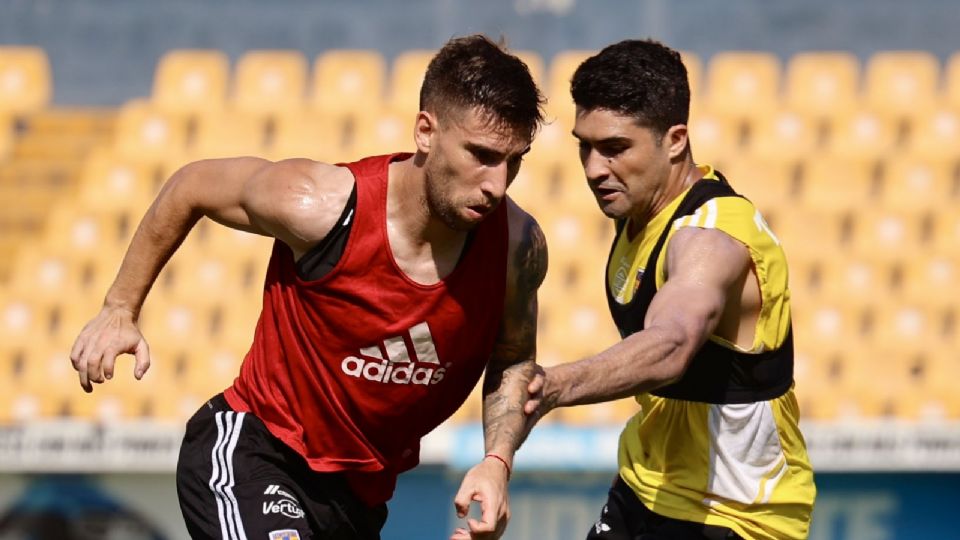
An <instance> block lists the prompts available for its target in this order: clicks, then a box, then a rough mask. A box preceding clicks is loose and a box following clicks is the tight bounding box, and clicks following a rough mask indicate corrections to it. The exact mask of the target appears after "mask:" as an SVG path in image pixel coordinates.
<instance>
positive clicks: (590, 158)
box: [580, 149, 610, 182]
mask: <svg viewBox="0 0 960 540" xmlns="http://www.w3.org/2000/svg"><path fill="white" fill-rule="evenodd" d="M580 163H581V164H583V173H584V174H585V175H586V177H587V180H589V181H592V182H599V181H601V180H603V179H605V178H606V177H607V176H609V175H610V169H609V168H608V167H607V160H606V159H605V158H604V157H603V156H601V155H600V152H597V151H596V150H593V149H590V150H589V151H586V152H583V153H581V154H580Z"/></svg>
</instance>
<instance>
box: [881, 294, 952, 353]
mask: <svg viewBox="0 0 960 540" xmlns="http://www.w3.org/2000/svg"><path fill="white" fill-rule="evenodd" d="M868 336H869V339H870V342H871V343H872V344H873V346H874V347H875V348H877V349H878V350H882V351H884V353H885V354H890V355H893V354H899V353H904V352H918V351H922V350H936V349H937V348H941V347H943V346H944V345H945V343H946V336H945V335H944V319H943V312H942V310H939V309H936V308H931V307H927V306H923V305H920V304H916V303H900V302H891V303H889V304H879V305H877V306H876V308H875V311H874V317H873V324H872V325H871V326H870V331H869V332H868Z"/></svg>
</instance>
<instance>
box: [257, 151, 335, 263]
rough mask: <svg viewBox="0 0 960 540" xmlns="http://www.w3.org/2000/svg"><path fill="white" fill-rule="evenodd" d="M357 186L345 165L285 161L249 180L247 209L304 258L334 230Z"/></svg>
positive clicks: (267, 228) (259, 222)
mask: <svg viewBox="0 0 960 540" xmlns="http://www.w3.org/2000/svg"><path fill="white" fill-rule="evenodd" d="M353 184H354V178H353V175H352V174H351V173H350V171H349V170H348V169H347V168H346V167H338V166H335V165H330V164H328V163H322V162H319V161H313V160H310V159H300V158H298V159H286V160H283V161H277V162H275V163H271V164H270V165H268V166H266V167H263V168H262V169H261V170H260V171H259V172H258V173H257V174H256V175H255V176H254V177H253V178H251V179H250V182H249V183H248V184H247V186H246V188H245V190H244V191H245V193H244V207H245V208H246V209H247V212H248V213H249V214H250V216H251V219H252V220H254V221H256V222H257V224H258V225H259V226H260V227H262V228H263V229H264V230H265V231H267V232H269V233H270V234H271V235H272V236H274V237H276V238H278V239H279V240H281V241H283V242H284V243H286V244H287V245H288V246H290V249H292V250H293V252H294V255H295V256H299V255H301V254H303V253H305V252H307V251H309V250H310V248H311V247H313V246H314V245H316V243H317V242H319V241H321V240H323V239H324V238H325V237H326V235H327V234H328V233H329V232H330V230H331V229H332V228H333V226H334V224H335V223H336V221H337V218H338V217H339V216H340V214H341V212H342V211H343V208H344V206H345V205H346V204H347V200H348V199H349V197H350V192H351V191H352V190H353Z"/></svg>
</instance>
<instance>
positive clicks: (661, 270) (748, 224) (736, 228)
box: [648, 197, 790, 353]
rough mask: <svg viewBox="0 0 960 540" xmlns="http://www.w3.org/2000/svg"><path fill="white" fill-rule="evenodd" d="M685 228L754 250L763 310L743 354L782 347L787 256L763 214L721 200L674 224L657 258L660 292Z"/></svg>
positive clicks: (746, 204)
mask: <svg viewBox="0 0 960 540" xmlns="http://www.w3.org/2000/svg"><path fill="white" fill-rule="evenodd" d="M684 227H698V228H701V229H718V230H721V231H723V232H725V233H726V234H728V235H729V236H731V237H732V238H734V239H736V240H738V241H740V242H741V243H742V244H743V245H745V246H746V247H747V249H749V250H750V258H751V259H752V260H753V265H754V269H755V272H756V275H757V280H758V281H759V282H760V296H761V308H760V316H759V318H758V319H757V327H756V331H755V332H754V340H753V345H752V346H751V347H750V349H748V350H746V351H743V352H751V353H760V352H763V351H767V350H771V349H776V348H778V347H780V345H782V344H783V341H784V340H785V339H786V338H787V332H788V330H789V329H790V289H789V287H788V286H787V279H788V275H787V263H786V256H785V255H784V253H783V248H781V247H780V240H779V239H778V238H777V237H776V236H775V235H774V234H773V231H771V230H770V227H769V226H768V225H767V222H766V221H765V220H764V219H763V216H762V215H761V214H760V211H759V210H757V209H756V207H755V206H753V203H751V202H750V201H748V200H747V199H743V198H741V197H718V198H715V199H711V200H709V201H707V202H706V203H704V204H703V206H701V207H700V208H698V209H697V210H696V212H695V213H694V214H693V215H690V216H685V217H682V218H679V219H677V220H676V221H674V222H673V229H672V230H671V231H670V234H669V235H668V236H667V243H666V244H665V246H664V249H663V251H661V252H660V257H659V258H658V259H657V276H656V278H657V288H658V289H659V288H660V287H661V286H663V283H664V282H665V281H666V279H667V268H666V266H667V265H666V255H667V248H666V246H669V245H670V240H671V239H672V238H673V234H674V233H675V232H676V231H678V230H680V229H682V228H684ZM661 230H662V229H661ZM648 256H649V255H648ZM710 339H711V340H713V341H714V342H716V343H718V344H720V345H723V346H724V347H727V348H729V349H734V350H741V349H740V348H739V347H737V346H736V345H735V344H733V343H731V342H729V341H727V340H725V339H723V338H721V337H719V336H711V338H710Z"/></svg>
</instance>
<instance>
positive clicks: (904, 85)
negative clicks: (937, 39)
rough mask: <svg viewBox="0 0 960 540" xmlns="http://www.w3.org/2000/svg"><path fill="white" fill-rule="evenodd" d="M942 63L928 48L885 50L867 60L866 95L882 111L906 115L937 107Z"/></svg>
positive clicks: (869, 102) (892, 115)
mask: <svg viewBox="0 0 960 540" xmlns="http://www.w3.org/2000/svg"><path fill="white" fill-rule="evenodd" d="M939 80H940V64H939V61H938V60H937V58H936V56H934V55H933V53H930V52H927V51H884V52H879V53H876V54H874V55H873V56H872V57H870V59H869V60H868V61H867V64H866V68H865V76H864V96H865V98H866V102H867V104H868V105H869V106H870V107H871V108H873V109H874V110H876V111H877V112H880V113H881V114H884V115H887V116H890V117H892V118H898V119H904V118H910V117H913V116H916V115H917V114H918V113H922V112H925V111H924V109H929V108H931V107H934V106H935V105H936V103H937V97H938V95H939V92H938V86H939V84H938V83H939Z"/></svg>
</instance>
